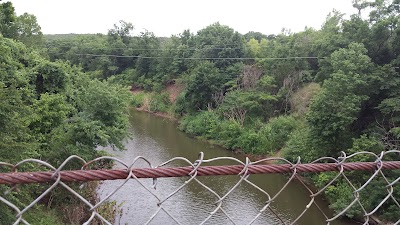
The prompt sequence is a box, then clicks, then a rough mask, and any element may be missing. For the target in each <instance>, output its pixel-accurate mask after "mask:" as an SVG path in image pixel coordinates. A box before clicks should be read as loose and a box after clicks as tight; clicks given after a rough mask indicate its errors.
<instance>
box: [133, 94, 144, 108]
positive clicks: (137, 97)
mask: <svg viewBox="0 0 400 225" xmlns="http://www.w3.org/2000/svg"><path fill="white" fill-rule="evenodd" d="M145 95H146V94H145V93H137V94H134V95H132V101H131V103H132V105H133V106H135V107H136V108H140V107H142V106H143V101H144V97H145Z"/></svg>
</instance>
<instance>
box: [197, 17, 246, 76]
mask: <svg viewBox="0 0 400 225" xmlns="http://www.w3.org/2000/svg"><path fill="white" fill-rule="evenodd" d="M194 41H195V43H196V48H197V49H198V50H197V51H196V52H195V56H197V57H201V58H209V61H211V62H214V63H215V66H216V67H218V68H220V69H222V70H224V69H225V68H227V67H228V66H230V65H232V64H234V63H235V61H234V60H228V59H218V58H241V57H243V56H244V41H243V37H242V35H241V34H239V33H238V32H237V31H234V30H233V29H232V28H230V27H228V26H224V25H221V24H219V23H214V24H212V25H210V26H207V27H206V28H204V29H202V30H200V31H198V32H197V35H196V36H195V38H194Z"/></svg>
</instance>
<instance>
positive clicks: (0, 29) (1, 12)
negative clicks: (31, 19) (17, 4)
mask: <svg viewBox="0 0 400 225" xmlns="http://www.w3.org/2000/svg"><path fill="white" fill-rule="evenodd" d="M16 20H17V16H16V15H15V9H14V6H13V5H12V3H11V2H5V3H2V4H0V33H1V34H2V35H3V37H6V38H13V39H15V38H17V36H18V27H17V23H16Z"/></svg>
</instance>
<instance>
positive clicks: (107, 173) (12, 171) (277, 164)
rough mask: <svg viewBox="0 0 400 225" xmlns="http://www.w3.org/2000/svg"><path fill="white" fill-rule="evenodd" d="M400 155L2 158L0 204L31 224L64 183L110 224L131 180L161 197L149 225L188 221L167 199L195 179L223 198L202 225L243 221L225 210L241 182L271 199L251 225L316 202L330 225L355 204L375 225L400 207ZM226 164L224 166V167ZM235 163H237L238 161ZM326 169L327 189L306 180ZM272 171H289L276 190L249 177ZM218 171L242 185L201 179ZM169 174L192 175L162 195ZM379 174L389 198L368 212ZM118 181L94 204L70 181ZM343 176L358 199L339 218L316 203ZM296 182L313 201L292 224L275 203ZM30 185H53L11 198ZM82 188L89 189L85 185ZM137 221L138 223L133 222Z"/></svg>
mask: <svg viewBox="0 0 400 225" xmlns="http://www.w3.org/2000/svg"><path fill="white" fill-rule="evenodd" d="M399 159H400V151H398V150H392V151H385V152H381V153H380V154H375V153H372V152H358V153H354V154H351V155H346V154H345V153H342V155H341V156H340V157H338V158H333V157H322V158H319V159H317V160H315V161H312V162H310V163H301V160H300V158H298V160H297V162H295V163H292V162H290V161H289V160H287V159H284V158H265V159H261V160H257V161H254V162H252V161H251V160H250V159H249V158H246V159H245V161H244V162H243V161H240V160H238V159H236V158H233V157H217V158H211V159H205V157H204V154H203V153H200V154H199V158H198V159H197V160H196V161H194V162H191V161H190V160H188V159H186V158H183V157H175V158H172V159H170V160H168V161H166V162H164V163H161V164H160V165H157V166H154V165H153V164H152V163H151V160H150V159H146V158H144V157H141V156H139V157H136V158H135V159H134V160H133V161H132V162H129V163H127V162H124V161H122V160H120V159H118V158H115V157H109V156H104V157H100V158H96V159H94V160H91V161H89V162H87V161H85V160H84V159H82V158H81V157H79V156H70V157H69V158H67V159H66V160H65V161H64V162H63V163H62V164H61V165H60V166H59V167H57V168H56V167H54V166H52V165H50V164H49V163H47V162H44V161H41V160H38V159H26V160H23V161H21V162H19V163H17V164H10V163H6V162H0V169H1V170H0V171H4V170H8V171H9V172H3V173H0V187H1V186H3V187H4V186H6V187H7V191H6V192H5V193H3V194H2V195H1V196H0V206H1V204H4V205H5V206H6V207H9V209H11V210H13V211H14V212H15V221H14V223H13V224H21V223H22V224H29V221H27V220H25V219H24V215H26V212H27V211H28V210H32V208H33V207H34V206H35V205H37V204H39V202H40V201H41V200H43V199H44V198H45V196H47V195H48V194H49V193H50V192H51V191H53V190H54V189H55V188H56V187H63V188H65V189H66V190H67V191H68V193H70V194H71V195H72V196H75V197H77V198H78V199H79V200H80V201H81V202H82V203H84V205H86V207H87V209H88V211H89V212H91V216H90V218H89V219H88V220H87V221H86V222H85V223H84V224H91V223H92V222H93V221H94V220H95V219H97V221H102V222H103V223H104V224H111V222H110V221H107V219H105V218H104V217H103V216H102V215H101V214H100V213H99V212H98V209H99V207H100V206H102V205H104V204H105V203H106V202H107V201H109V199H110V197H111V196H113V195H114V194H115V193H117V192H118V191H120V190H121V188H124V186H125V185H126V183H127V182H128V181H130V180H135V181H137V183H138V184H139V185H140V186H142V187H143V188H144V189H145V190H146V192H148V193H149V194H150V195H152V196H154V198H156V199H157V203H156V205H155V207H156V210H155V211H154V213H153V214H152V215H151V216H150V218H148V220H147V222H145V224H150V223H151V222H152V221H153V220H154V218H155V217H156V216H157V215H159V214H160V213H163V214H165V215H167V216H168V217H170V218H171V219H172V220H173V221H175V222H176V224H182V222H181V221H179V218H177V217H176V216H174V215H173V214H172V213H170V210H169V208H168V207H167V204H165V203H166V202H167V201H169V200H170V199H171V197H173V196H174V195H177V194H178V193H180V192H182V191H183V190H182V189H183V188H184V187H186V186H188V185H190V184H192V183H195V184H197V185H200V186H201V187H203V188H204V189H205V190H207V191H208V192H209V193H210V194H211V195H213V196H214V197H215V198H216V199H217V201H216V202H214V209H213V210H212V211H211V212H209V213H208V215H207V216H206V217H205V218H202V219H203V220H202V222H201V223H200V224H206V223H207V222H208V223H210V222H212V218H213V216H215V215H216V214H217V213H219V214H223V215H224V216H226V218H228V220H229V221H230V222H231V223H232V224H237V222H236V221H235V219H234V218H233V217H232V215H230V214H229V213H228V212H227V210H225V208H224V200H225V199H226V198H227V197H228V196H229V195H231V194H232V192H234V191H235V190H236V189H237V188H238V187H239V186H240V185H241V184H248V185H250V186H252V187H254V188H255V190H258V191H259V192H261V193H262V194H263V195H265V197H266V199H267V201H266V202H265V203H264V206H263V207H261V208H260V209H259V210H258V214H257V215H256V216H254V217H253V218H251V219H250V220H249V221H247V222H246V223H247V224H253V223H254V222H255V221H257V220H259V219H260V218H261V217H260V216H261V215H263V214H264V213H265V212H266V211H269V212H270V215H273V216H275V217H276V218H275V219H276V220H277V221H280V223H281V224H296V223H297V222H298V221H299V219H300V218H302V217H303V216H304V214H305V213H306V212H307V211H308V210H309V209H310V207H311V206H312V205H315V206H316V207H317V208H318V209H319V211H320V212H321V214H322V215H323V216H324V217H325V219H326V224H330V223H331V222H332V221H334V220H337V219H338V218H339V217H341V216H343V215H345V214H346V213H347V212H348V211H349V210H351V209H352V208H354V207H358V208H360V209H361V211H362V214H363V217H364V224H373V223H374V221H375V220H376V218H375V216H374V214H375V213H376V212H377V211H378V210H379V209H380V208H381V207H382V206H383V205H384V204H387V203H388V201H391V204H392V205H393V207H392V210H396V211H400V204H399V200H400V199H399V196H398V195H399V194H398V193H397V194H395V192H394V188H395V186H396V185H399V183H400V177H392V176H393V173H391V175H390V176H387V175H385V173H386V172H393V171H394V170H400V161H395V160H399ZM227 160H228V161H231V163H229V165H225V166H210V165H209V164H213V165H215V163H218V162H221V163H222V162H225V163H226V162H227ZM104 161H107V162H112V163H114V164H119V165H120V167H122V169H101V170H99V169H97V170H94V169H89V168H90V167H91V166H93V165H94V164H98V163H99V162H104ZM360 161H363V162H360ZM77 162H79V164H80V165H82V168H81V169H80V170H65V168H68V167H69V165H71V164H73V163H74V164H76V163H77ZM143 163H145V164H146V165H147V167H143V166H141V167H138V166H137V165H138V164H140V165H144V164H143ZM177 163H178V164H179V165H182V164H186V165H187V166H181V167H176V166H173V165H176V164H177ZM221 163H218V164H219V165H220V164H221ZM232 163H233V164H234V165H232ZM32 164H37V165H40V166H41V167H42V166H44V167H46V168H47V170H46V171H37V167H36V169H35V170H34V171H31V172H26V171H25V172H18V171H17V170H18V169H20V168H22V167H23V168H24V169H26V168H25V167H28V168H34V167H33V166H32ZM356 170H361V171H370V172H369V173H368V174H370V177H369V178H368V179H367V180H366V181H364V183H363V184H361V185H354V184H353V183H352V181H351V179H349V177H348V176H347V175H346V171H356ZM322 172H329V173H330V176H327V177H329V178H330V179H329V180H327V181H326V182H325V184H324V185H322V186H323V187H322V188H320V189H318V190H316V188H315V187H314V186H312V185H310V184H305V182H304V180H306V179H304V177H303V175H304V173H322ZM266 173H284V174H287V182H286V183H285V184H284V185H283V186H282V187H281V188H280V190H279V191H277V192H276V193H269V192H267V191H266V190H264V189H263V188H261V187H259V186H257V185H256V184H255V183H253V182H252V181H251V180H250V179H249V178H250V177H251V176H252V175H253V174H266ZM332 173H334V175H332ZM395 174H396V173H395ZM397 174H399V173H397ZM217 175H236V176H238V178H239V179H238V181H237V182H236V184H235V185H234V186H233V187H232V188H231V189H230V190H229V191H227V192H226V193H217V191H215V190H213V189H212V188H211V187H209V186H207V185H206V184H205V183H204V182H203V181H201V179H199V177H200V176H217ZM168 177H187V179H186V180H185V181H184V182H183V183H182V184H181V186H179V187H177V188H176V189H175V190H174V191H172V192H171V193H169V194H168V195H167V196H166V197H161V196H159V195H157V193H156V192H155V191H154V189H155V188H156V187H157V186H158V182H157V181H158V180H159V179H168ZM144 178H150V179H153V182H152V185H151V186H149V185H146V184H145V182H142V181H143V179H144ZM378 178H379V179H380V180H383V181H384V188H383V189H382V190H379V191H380V192H382V193H385V194H384V196H385V197H384V198H382V199H381V201H380V202H378V203H377V204H376V205H374V207H373V208H372V209H369V210H368V209H367V208H366V207H364V205H363V203H362V201H361V200H362V199H361V197H360V192H361V191H363V190H365V189H366V188H367V187H368V186H369V185H371V184H372V183H373V180H376V179H378ZM116 179H123V182H122V183H121V184H120V185H118V187H117V188H115V189H114V190H112V191H110V192H108V193H107V194H106V197H104V198H103V199H99V200H98V201H97V202H95V203H91V202H90V201H89V200H87V199H85V198H84V197H83V196H82V195H81V194H80V193H79V191H77V190H74V189H73V188H71V187H70V185H69V184H70V183H69V182H85V181H93V180H116ZM339 180H341V181H344V182H345V183H346V184H347V185H348V186H349V187H351V189H352V191H353V199H352V201H351V202H350V203H349V204H347V205H346V206H345V207H343V209H341V211H337V213H336V214H335V215H334V216H332V217H328V216H327V215H326V214H325V213H324V211H323V210H321V207H320V206H319V205H318V204H317V203H316V201H315V200H316V198H317V197H318V196H321V195H323V193H324V192H325V191H326V190H327V189H328V188H330V187H332V186H335V185H337V182H338V181H339ZM291 182H299V183H301V184H302V185H303V186H304V188H305V189H306V190H307V191H308V192H309V198H310V201H309V203H308V204H307V205H305V206H304V209H303V210H302V212H301V213H300V214H299V215H297V216H296V218H295V219H294V220H292V221H289V222H288V221H285V220H284V219H283V218H280V216H279V213H277V212H276V209H275V208H274V207H272V204H273V203H274V202H275V201H276V199H277V198H278V197H279V196H280V195H281V193H282V192H283V191H284V190H285V189H286V188H287V186H288V185H289V184H290V183H291ZM29 183H49V184H50V186H49V187H48V188H47V189H46V190H44V191H43V192H42V193H41V194H40V195H39V196H38V197H37V198H36V199H35V200H34V201H32V202H31V203H29V204H27V205H26V206H20V205H19V204H15V203H13V201H12V200H10V199H8V198H7V196H8V195H9V194H10V193H11V192H13V191H17V185H21V184H29ZM310 186H311V187H310ZM320 186H321V185H320ZM81 187H83V188H84V186H81ZM238 204H240V202H238ZM4 205H3V206H4ZM369 208H371V207H369ZM238 213H240V212H238ZM258 222H260V221H258ZM131 223H132V224H135V221H131ZM393 224H395V225H398V224H400V218H396V220H395V221H393Z"/></svg>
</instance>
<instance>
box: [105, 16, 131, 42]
mask: <svg viewBox="0 0 400 225" xmlns="http://www.w3.org/2000/svg"><path fill="white" fill-rule="evenodd" d="M133 28H134V27H133V25H132V23H129V22H126V21H123V20H120V21H119V25H117V24H114V28H113V29H109V30H108V36H109V37H110V38H111V39H113V40H115V39H118V38H121V40H122V42H123V43H125V44H128V43H129V37H130V36H131V31H132V30H133Z"/></svg>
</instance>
